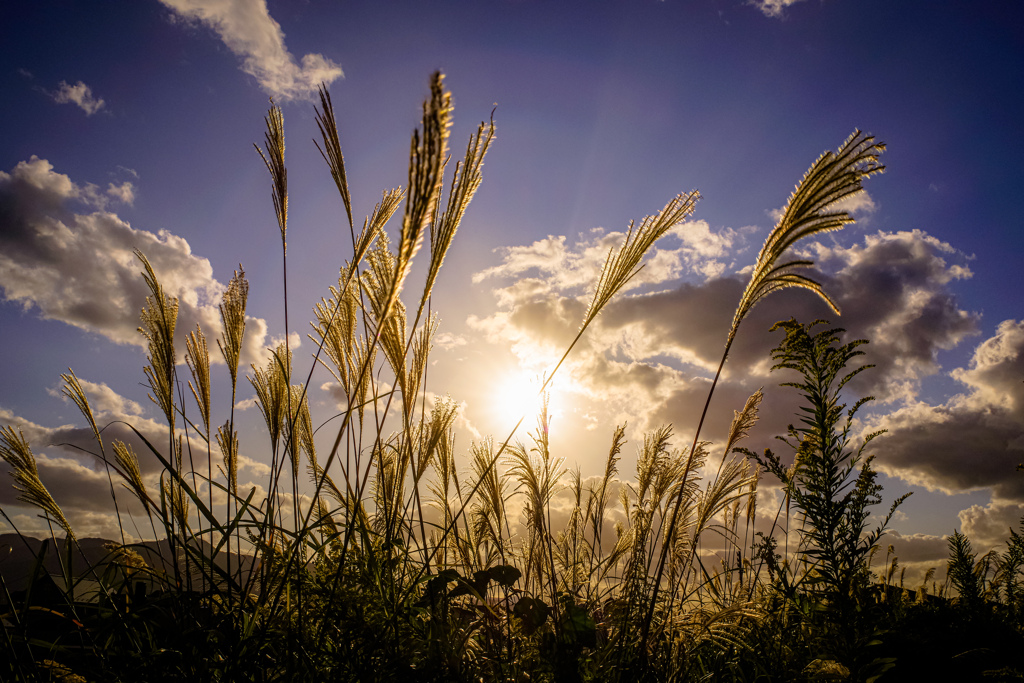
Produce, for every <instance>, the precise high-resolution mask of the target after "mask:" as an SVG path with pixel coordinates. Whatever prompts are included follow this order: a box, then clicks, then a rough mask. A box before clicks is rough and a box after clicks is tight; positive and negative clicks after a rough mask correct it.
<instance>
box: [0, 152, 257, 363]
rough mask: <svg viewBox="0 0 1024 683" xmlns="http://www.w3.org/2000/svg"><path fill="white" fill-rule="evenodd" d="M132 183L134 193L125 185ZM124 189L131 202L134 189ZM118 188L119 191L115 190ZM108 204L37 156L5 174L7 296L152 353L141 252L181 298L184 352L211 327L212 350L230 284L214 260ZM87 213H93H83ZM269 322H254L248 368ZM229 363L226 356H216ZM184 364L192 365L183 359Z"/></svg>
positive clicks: (0, 207)
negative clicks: (193, 333)
mask: <svg viewBox="0 0 1024 683" xmlns="http://www.w3.org/2000/svg"><path fill="white" fill-rule="evenodd" d="M125 185H127V188H126V187H125ZM125 185H122V186H121V187H120V188H118V189H115V193H119V194H120V195H121V198H122V199H124V198H125V197H126V196H127V195H130V194H131V192H132V190H131V184H130V183H126V184H125ZM112 188H114V186H112ZM105 203H106V197H105V196H104V195H103V194H102V193H100V192H98V191H97V189H96V187H95V186H93V185H88V184H87V185H78V184H76V183H75V182H73V181H72V180H71V179H70V178H69V177H68V176H66V175H64V174H62V173H57V172H56V171H54V170H53V166H52V165H51V164H50V163H49V162H48V161H46V160H45V159H39V158H37V157H35V156H33V157H32V158H31V159H30V160H29V161H22V162H20V163H19V164H18V165H17V166H15V167H14V169H13V170H12V171H11V172H10V173H5V172H3V171H0V228H2V229H0V290H2V291H3V296H4V299H5V300H7V301H12V302H16V303H19V304H21V305H22V306H23V307H24V308H25V309H26V310H29V309H32V308H35V309H38V311H39V313H40V315H41V316H42V317H43V318H47V319H51V320H60V321H62V322H65V323H67V324H69V325H74V326H76V327H79V328H81V329H83V330H87V331H89V332H95V333H97V334H101V335H103V336H104V337H106V338H108V339H110V340H112V341H114V342H116V343H119V344H133V345H138V346H143V345H144V344H145V340H144V339H143V337H142V335H140V334H139V333H138V326H139V312H140V311H141V310H142V307H143V306H144V304H145V299H146V295H147V294H148V289H147V287H146V284H145V282H144V280H143V279H142V274H141V266H140V264H139V262H138V259H137V258H136V257H135V254H134V251H133V250H134V249H139V250H141V251H142V252H143V253H145V254H146V256H147V257H148V258H149V260H150V263H151V264H152V265H153V268H154V270H155V271H156V273H157V276H158V277H159V278H160V280H161V283H162V284H163V286H164V288H165V289H166V290H167V291H168V293H169V294H171V295H172V296H176V297H178V300H179V306H180V307H179V312H178V325H177V334H178V337H179V339H178V342H180V346H179V348H184V341H183V340H184V336H185V335H186V334H188V332H189V331H190V330H194V329H195V326H196V325H197V324H199V325H201V326H202V328H203V330H204V331H205V332H206V334H207V336H208V338H209V339H210V343H211V345H212V344H213V343H214V342H213V340H214V339H215V337H216V336H217V335H219V334H220V328H221V323H220V312H219V309H218V304H219V303H220V297H221V294H222V293H223V291H224V286H223V285H222V284H221V283H220V282H218V281H217V280H216V279H214V277H213V269H212V267H211V266H210V262H209V261H208V260H207V259H205V258H200V257H198V256H196V255H194V254H192V250H191V247H190V246H189V244H188V242H186V241H185V240H184V239H182V238H181V237H178V236H177V235H174V234H172V233H170V232H167V231H166V230H161V231H160V232H159V233H157V234H153V233H151V232H147V231H145V230H137V229H135V228H132V227H131V226H130V225H129V224H128V223H127V222H125V221H123V220H122V219H120V218H119V217H118V216H117V215H116V214H113V213H110V212H107V211H105V210H103V207H104V206H105ZM79 207H83V208H84V209H85V211H84V212H81V213H79V212H78V211H80V210H81V209H80V208H79ZM266 336H267V324H266V322H265V321H264V320H262V319H258V318H249V319H248V322H247V327H246V335H245V348H244V349H243V364H244V363H248V362H253V361H257V362H258V361H259V360H260V359H262V358H263V357H264V355H265V350H264V348H263V347H264V345H265V339H266ZM211 358H212V360H213V361H214V362H220V354H218V353H216V352H214V353H212V354H211ZM179 360H183V358H179Z"/></svg>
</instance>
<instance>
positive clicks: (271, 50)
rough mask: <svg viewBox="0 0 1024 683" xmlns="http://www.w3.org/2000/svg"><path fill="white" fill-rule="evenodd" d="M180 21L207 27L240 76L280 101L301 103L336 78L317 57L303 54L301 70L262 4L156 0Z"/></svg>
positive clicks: (261, 0) (336, 70) (256, 0)
mask: <svg viewBox="0 0 1024 683" xmlns="http://www.w3.org/2000/svg"><path fill="white" fill-rule="evenodd" d="M160 1H161V2H162V3H163V4H164V5H166V6H167V7H169V8H171V9H172V10H174V11H175V12H177V13H178V14H180V15H181V16H183V17H185V18H187V19H192V20H197V21H200V22H202V23H203V24H206V25H207V26H209V27H210V28H212V29H213V30H214V31H216V32H217V34H218V35H219V36H220V38H221V40H223V41H224V44H225V45H227V47H228V49H229V50H231V51H232V52H233V53H234V54H235V55H237V56H238V57H240V58H241V59H242V71H244V72H245V73H247V74H249V75H251V76H253V77H254V78H256V80H257V81H258V82H259V84H260V87H262V88H263V90H264V91H266V92H267V93H268V94H270V95H271V96H273V97H276V98H278V99H281V100H291V99H303V98H306V97H309V96H310V95H311V94H312V93H313V92H315V90H316V88H317V86H318V85H319V84H320V82H321V81H323V82H324V83H328V84H329V83H332V82H333V81H335V80H337V79H338V78H341V76H342V71H341V67H340V66H339V65H337V64H335V63H334V62H332V61H331V60H330V59H327V58H326V57H324V56H323V55H320V54H307V55H305V56H304V57H303V58H302V60H301V66H300V65H299V63H297V62H296V61H295V57H294V56H293V55H292V54H291V53H290V52H288V50H287V48H285V45H284V32H283V31H282V30H281V25H280V24H278V23H277V22H276V21H274V19H273V18H272V17H271V16H270V12H269V11H268V10H267V3H266V0H160Z"/></svg>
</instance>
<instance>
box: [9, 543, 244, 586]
mask: <svg viewBox="0 0 1024 683" xmlns="http://www.w3.org/2000/svg"><path fill="white" fill-rule="evenodd" d="M66 542H67V539H65V538H60V539H57V542H56V545H54V543H53V542H52V541H51V542H49V547H48V548H47V552H46V556H45V558H44V560H43V570H44V571H45V572H46V573H49V574H61V573H62V569H61V562H62V561H64V562H66V561H67V559H68V547H67V545H66ZM43 543H44V541H41V540H39V539H37V538H30V537H23V536H19V535H18V534H0V576H2V577H3V580H4V583H5V584H6V586H7V590H8V591H10V592H11V593H16V592H18V591H21V590H24V589H25V587H26V585H27V584H28V581H29V578H30V575H31V573H32V568H33V567H34V566H35V562H36V558H37V557H38V556H39V552H40V550H41V549H42V547H43ZM110 544H116V545H120V544H118V543H117V542H116V541H110V540H107V539H104V538H80V539H78V543H77V547H75V546H74V545H73V546H72V547H71V553H70V558H71V571H72V573H73V574H74V575H75V576H81V575H82V574H84V573H85V572H86V571H87V569H88V568H89V567H90V566H91V567H98V566H100V565H102V564H103V563H104V562H105V561H107V560H108V559H109V558H110V550H108V549H107V547H105V546H108V545H110ZM206 545H208V544H206ZM129 547H130V548H131V549H133V550H134V551H135V552H137V553H139V555H141V556H142V558H143V559H144V560H145V561H146V564H148V565H149V566H150V567H152V568H153V569H163V570H164V571H170V569H171V564H170V558H171V551H170V547H169V546H168V544H167V541H166V540H163V541H146V542H144V543H135V544H129ZM204 552H205V554H206V555H207V556H209V548H207V549H205V550H204ZM240 557H241V558H242V560H243V561H244V563H245V565H246V567H245V570H244V571H246V572H248V571H249V570H250V567H249V566H248V565H250V564H251V563H252V556H251V555H239V554H237V553H231V555H230V560H231V567H232V569H234V568H236V567H238V565H239V558H240ZM228 559H229V555H228V553H227V552H226V551H225V550H221V552H219V553H218V554H217V566H219V567H222V568H226V567H227V566H228Z"/></svg>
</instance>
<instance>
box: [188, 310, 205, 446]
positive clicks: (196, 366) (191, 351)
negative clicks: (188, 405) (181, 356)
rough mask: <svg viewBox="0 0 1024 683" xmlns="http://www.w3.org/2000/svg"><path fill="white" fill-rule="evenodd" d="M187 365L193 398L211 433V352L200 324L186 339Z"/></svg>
mask: <svg viewBox="0 0 1024 683" xmlns="http://www.w3.org/2000/svg"><path fill="white" fill-rule="evenodd" d="M185 363H187V364H188V369H189V370H190V371H191V372H192V380H193V381H194V383H193V381H190V382H189V383H188V386H189V389H191V390H192V396H193V397H194V398H195V400H196V404H197V405H198V406H199V414H200V415H201V416H202V418H203V428H204V429H205V431H206V433H207V434H209V432H210V350H209V348H207V345H206V335H204V334H203V328H202V327H200V326H199V325H198V324H197V325H196V329H195V330H194V331H193V332H189V333H188V336H187V337H185Z"/></svg>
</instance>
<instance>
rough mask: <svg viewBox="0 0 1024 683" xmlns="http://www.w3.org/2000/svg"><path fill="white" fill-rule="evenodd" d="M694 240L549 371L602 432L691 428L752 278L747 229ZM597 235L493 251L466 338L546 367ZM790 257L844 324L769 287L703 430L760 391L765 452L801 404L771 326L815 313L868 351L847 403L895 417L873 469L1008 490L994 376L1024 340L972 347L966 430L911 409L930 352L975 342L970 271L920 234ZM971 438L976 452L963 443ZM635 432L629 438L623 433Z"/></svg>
mask: <svg viewBox="0 0 1024 683" xmlns="http://www.w3.org/2000/svg"><path fill="white" fill-rule="evenodd" d="M861 210H866V208H865V207H862V208H861ZM701 227H704V226H701ZM693 234H694V235H696V236H697V237H698V238H699V239H694V240H693V241H691V242H685V241H684V240H683V239H682V238H680V241H679V242H671V241H666V242H668V243H667V244H665V245H664V246H663V245H660V244H659V245H658V248H657V249H656V250H655V251H654V253H653V254H652V258H651V262H658V261H659V260H661V262H665V257H664V256H663V255H662V254H661V251H662V249H665V250H667V251H670V252H677V253H678V252H680V251H681V250H686V249H692V250H693V251H692V252H690V253H686V252H684V254H685V256H684V257H682V258H678V259H676V260H675V261H674V263H676V264H679V265H678V266H677V267H671V268H660V269H659V268H654V269H651V271H650V272H651V274H650V275H649V280H648V281H647V282H646V284H645V286H644V287H636V288H634V289H633V290H632V291H630V292H628V293H626V294H625V295H624V296H620V297H619V298H618V299H617V300H615V301H613V302H612V303H611V304H610V305H609V306H608V307H607V308H606V309H605V311H604V312H603V313H602V314H601V316H600V317H599V318H598V319H597V321H596V322H595V324H594V326H593V327H592V328H591V329H590V330H589V331H588V333H587V335H586V336H584V338H583V339H582V340H581V341H580V343H579V344H578V345H577V347H576V348H575V349H574V351H573V354H572V355H571V356H570V359H569V361H568V363H567V365H566V366H563V368H562V370H561V371H560V372H561V373H563V374H566V375H569V376H571V377H572V378H573V381H574V383H575V385H576V390H577V391H580V392H582V393H583V394H585V395H586V396H589V397H590V398H592V399H594V400H595V401H599V402H600V403H601V407H598V408H595V409H596V410H603V411H605V412H603V413H602V414H601V416H600V417H599V418H598V419H599V421H600V422H601V423H603V424H614V422H622V421H628V422H629V424H630V425H631V427H632V428H633V429H635V430H637V431H643V430H647V429H651V428H656V427H659V426H661V425H664V424H673V425H675V428H676V432H677V434H679V435H680V437H682V436H684V435H685V433H686V432H687V430H692V429H693V428H694V427H695V426H696V423H697V420H698V419H699V417H700V414H701V411H702V409H703V405H704V401H705V399H706V397H707V392H708V389H709V386H710V378H711V376H712V374H713V373H714V371H715V369H716V368H717V366H718V363H719V361H720V359H721V355H722V350H723V345H724V342H725V337H726V334H727V332H728V330H729V327H730V324H731V321H732V316H733V311H734V309H735V306H736V304H737V302H738V301H739V299H740V296H741V294H742V292H743V288H744V286H745V285H746V280H747V278H748V277H749V275H748V274H746V273H745V272H743V271H742V270H738V269H737V266H736V260H737V257H738V255H739V254H740V250H741V249H742V248H744V247H745V246H746V244H745V242H744V240H743V239H741V235H742V231H723V230H720V231H718V232H712V231H708V232H705V231H704V230H702V229H699V230H695V231H694V233H693ZM604 237H605V235H603V234H596V233H592V234H591V235H588V236H586V237H584V238H581V239H580V240H578V241H577V242H576V243H575V244H570V243H569V242H568V241H567V240H566V239H565V238H563V237H555V236H553V237H549V238H547V239H545V240H540V241H538V242H535V243H533V244H532V245H529V246H526V247H519V248H515V247H513V248H509V249H505V250H503V251H502V255H503V257H504V258H503V261H502V263H500V264H499V265H497V266H495V267H492V268H489V269H487V270H485V271H482V272H481V273H478V274H477V281H485V280H488V279H490V278H493V279H494V280H495V283H494V284H495V285H496V286H495V295H496V299H497V303H498V307H497V310H496V311H495V312H493V313H492V314H491V315H488V316H479V317H471V318H470V319H469V321H468V322H469V326H470V328H471V329H473V330H475V331H477V332H479V333H481V334H482V335H483V336H484V338H485V339H486V340H487V341H489V342H491V343H493V344H498V345H503V346H505V347H506V348H508V349H509V350H511V351H512V353H513V354H514V355H515V356H516V357H517V358H518V359H519V361H520V364H521V365H522V366H523V367H525V368H529V369H531V370H533V371H536V372H540V371H543V370H546V369H550V367H551V366H552V365H553V363H554V362H556V361H557V360H558V358H560V357H561V353H562V352H563V351H564V350H565V348H566V347H567V345H568V344H569V342H571V340H572V339H573V338H574V337H575V335H576V333H577V331H578V326H579V323H580V321H581V320H582V318H583V314H584V311H585V309H586V305H587V301H588V294H589V292H588V286H587V285H589V283H587V285H584V283H583V280H584V279H586V278H587V277H588V278H590V282H591V283H592V282H593V281H594V280H596V277H597V272H598V268H599V263H603V260H600V261H599V259H598V258H596V257H595V256H593V255H591V253H590V252H591V251H596V253H599V254H601V257H602V258H603V255H604V253H606V252H605V251H604V249H600V250H595V246H596V244H597V242H598V240H599V239H604ZM603 246H604V245H603ZM605 248H606V246H605ZM801 256H803V257H807V258H810V259H812V260H814V261H815V262H816V269H815V270H816V272H814V273H813V277H815V278H816V279H817V280H818V281H819V282H821V283H822V284H823V285H824V287H825V290H826V291H827V292H829V293H830V295H831V296H832V297H833V299H834V300H835V301H836V302H837V303H838V305H839V307H840V309H841V310H842V315H841V316H836V315H835V314H834V313H833V312H832V311H831V310H829V309H828V307H827V306H825V304H824V303H823V302H821V301H820V300H819V299H818V298H817V297H814V296H812V295H810V294H808V293H807V292H805V291H801V290H787V291H783V292H780V293H778V294H775V295H773V296H772V297H770V298H768V299H766V300H765V301H764V302H762V303H761V304H760V305H759V306H758V307H756V308H755V309H754V310H753V311H752V312H751V314H750V315H749V316H748V317H747V318H746V319H745V320H744V322H743V325H742V327H741V329H740V332H739V335H738V336H737V338H736V341H735V343H734V345H733V347H732V349H731V353H730V357H729V362H728V363H727V365H726V368H725V373H724V374H723V376H722V379H721V381H720V382H719V385H718V388H717V390H716V393H715V398H714V402H713V404H712V406H711V411H710V412H709V414H708V419H707V421H706V423H705V425H704V429H703V432H702V434H703V436H704V437H705V438H708V439H712V440H714V441H721V439H722V438H723V437H724V435H725V434H726V432H727V430H728V427H729V424H730V422H731V419H732V411H733V410H734V409H738V408H740V407H741V406H742V405H743V403H744V401H745V400H746V398H747V397H748V396H749V395H750V394H751V393H753V392H754V391H756V390H757V389H758V388H762V387H763V388H764V389H765V391H766V393H767V394H768V398H767V399H766V400H765V402H764V403H762V406H761V420H760V422H759V424H758V426H757V427H756V428H755V429H754V430H753V431H752V432H751V436H750V440H749V441H748V442H747V445H748V446H749V447H751V448H754V449H757V450H760V449H761V448H763V447H765V446H771V445H772V443H773V442H772V436H774V435H775V434H780V433H784V432H785V431H786V427H787V425H788V424H790V423H792V422H793V421H794V415H795V414H796V410H797V407H798V402H799V401H800V396H799V392H797V391H795V390H793V389H790V388H783V387H779V386H778V385H779V383H780V382H784V381H789V380H791V379H792V377H790V376H788V375H787V374H786V373H785V372H779V373H771V372H770V368H771V360H770V355H769V354H770V350H771V348H772V347H773V346H775V345H776V344H777V343H778V342H779V341H780V336H779V335H778V334H776V335H771V334H768V333H767V331H768V329H769V328H770V327H771V326H772V324H773V323H775V322H776V321H778V320H780V319H787V318H790V317H795V318H796V319H797V320H800V321H804V322H809V321H812V320H815V319H818V318H825V319H828V320H831V321H832V324H833V325H835V326H837V327H843V328H845V329H846V330H847V332H846V333H845V335H844V339H845V340H852V339H861V338H866V339H869V340H870V342H871V343H870V344H869V345H868V346H866V347H863V349H864V350H865V356H863V357H861V358H858V359H856V361H855V363H871V364H874V365H876V366H877V367H876V369H873V370H870V371H868V372H864V373H861V374H859V375H858V376H857V377H856V378H855V379H854V382H853V383H851V384H850V385H849V389H850V391H851V394H852V395H854V396H855V397H859V396H866V395H874V396H876V397H877V398H878V403H877V404H876V406H877V407H878V410H879V411H885V410H889V411H895V412H893V413H892V417H891V419H888V420H887V421H886V422H885V423H884V424H882V423H878V424H875V423H872V424H871V425H870V427H871V428H872V429H874V428H882V427H887V428H889V429H890V430H891V431H892V434H890V435H887V436H886V437H884V438H882V439H879V440H877V441H875V442H874V444H873V448H872V450H873V452H876V453H877V454H878V455H879V459H878V461H877V465H878V466H879V467H880V468H882V469H883V470H884V471H886V472H888V473H889V474H892V475H894V476H900V477H902V478H904V479H906V480H908V481H912V482H915V483H926V482H927V484H928V485H930V486H932V487H935V488H942V489H943V490H949V491H953V490H964V489H969V488H977V487H983V486H997V487H998V486H1002V487H1006V486H1010V485H1009V484H1006V483H1003V484H1000V483H999V478H1000V477H1002V479H1004V480H1005V479H1007V476H1006V466H1007V465H1012V464H1015V463H1016V462H1021V461H1024V454H1021V453H1019V452H1018V451H1017V449H1019V448H1020V447H1021V444H1024V436H1021V431H1020V429H1019V427H1020V418H1019V417H1017V418H1014V417H1013V413H1012V411H1013V410H1014V409H1015V410H1016V411H1017V413H1018V414H1019V413H1020V408H1019V406H1020V405H1024V399H1017V398H1015V397H1017V396H1019V395H1020V393H1019V391H1017V388H1016V385H1013V386H1011V384H1012V382H1011V380H1010V379H1004V378H1019V377H1021V376H1024V373H1022V372H1021V370H1020V369H1017V368H1015V367H1010V366H1009V365H1007V364H1008V363H1011V362H1017V361H1015V360H1013V359H1016V358H1017V357H1018V355H1017V349H1019V348H1020V346H1021V344H1022V343H1024V333H1022V332H1020V331H1019V330H1018V329H1017V328H1016V327H1012V326H1009V325H1008V324H1004V326H1003V327H1001V328H1000V329H1001V332H1000V335H998V338H997V339H993V340H989V341H987V342H985V343H983V344H982V345H981V346H980V347H979V351H978V352H977V354H976V358H977V360H976V361H975V362H973V363H972V365H971V367H970V368H965V369H961V370H956V371H954V372H953V373H952V375H953V377H955V378H957V379H958V380H959V381H961V382H963V383H964V385H965V386H966V387H968V388H969V389H970V390H971V391H972V392H973V394H974V395H975V396H976V399H975V400H976V401H977V400H980V397H982V396H985V397H987V398H986V400H985V402H984V406H985V408H984V409H983V410H973V411H972V412H970V413H969V414H968V413H964V414H963V418H964V419H963V421H962V422H963V423H964V424H962V423H961V421H960V420H952V421H950V420H948V418H945V417H943V418H941V419H940V417H939V415H940V414H942V415H944V414H946V413H949V412H950V411H954V407H955V406H956V405H959V404H958V403H957V402H955V401H954V402H951V403H950V404H949V405H948V406H929V405H926V404H923V403H921V402H920V399H919V394H920V390H921V383H922V381H923V380H924V379H925V378H927V377H929V376H933V375H936V374H938V373H940V372H943V368H942V367H941V366H940V363H939V354H940V353H941V352H942V351H945V350H949V349H953V348H956V347H958V346H959V345H960V344H962V343H963V342H964V341H965V340H968V339H970V338H971V337H972V336H974V335H977V334H978V333H979V327H980V318H979V316H978V315H977V314H975V313H972V312H969V311H966V310H964V309H963V308H962V307H961V306H960V305H959V304H958V302H957V299H956V296H955V294H954V291H953V288H954V286H955V285H956V283H957V282H959V281H961V280H964V279H967V278H970V277H971V271H970V269H969V268H968V267H967V263H968V262H969V261H970V258H971V257H969V256H968V255H965V254H963V253H961V252H959V251H958V250H956V249H955V248H953V247H952V246H951V245H949V244H947V243H945V242H942V241H941V240H938V239H936V238H934V237H932V236H930V235H928V234H926V233H924V232H921V231H901V232H878V233H874V234H867V235H862V236H861V237H860V238H859V239H858V240H857V241H856V242H855V243H853V244H851V245H850V246H844V245H842V244H840V243H837V242H835V241H834V240H829V241H823V242H820V243H816V244H812V245H810V246H808V247H806V248H805V251H804V253H802V254H801ZM701 259H714V260H716V261H718V262H719V263H721V264H727V266H726V268H725V270H724V271H723V272H721V273H720V274H718V275H713V276H711V277H705V276H702V275H701V274H700V273H701V266H700V264H701ZM584 275H585V276H586V277H584ZM503 277H510V278H511V277H519V280H518V281H516V282H514V283H512V284H507V285H506V284H505V283H503V282H501V281H500V278H503ZM1018 336H1020V337H1021V338H1020V339H1019V338H1018ZM1018 384H1019V381H1018ZM1020 388H1024V385H1020ZM1015 391H1017V393H1014V392H1015ZM996 397H999V400H1000V401H1001V403H999V404H997V401H996ZM886 404H888V405H886ZM999 406H1002V407H999ZM587 410H591V409H590V408H588V409H587ZM591 411H592V410H591ZM954 412H955V411H954ZM613 420H614V422H613ZM968 420H972V421H973V423H974V425H973V428H972V429H968V428H967V425H966V424H965V423H966V422H967V421H968ZM946 421H950V422H951V424H950V427H949V429H948V432H949V433H946V430H945V429H944V428H943V427H942V426H941V425H943V424H945V422H946ZM982 432H983V433H982ZM691 434H692V431H691ZM968 434H969V435H971V436H970V437H969V438H970V440H971V441H972V443H971V444H968V443H967V442H966V441H967V437H965V435H968ZM929 435H931V436H929ZM636 436H637V433H636V431H634V432H633V434H632V437H631V438H636ZM921 439H928V441H927V443H924V442H923V441H920V440H921ZM954 444H959V446H957V447H956V448H958V449H959V450H960V451H962V452H963V453H965V454H966V453H968V452H970V453H971V455H970V456H969V457H968V456H967V455H961V456H959V458H958V459H956V458H954V459H952V460H950V461H949V462H948V463H944V460H943V458H942V457H939V458H937V459H936V458H933V457H932V456H931V455H930V453H931V452H933V451H934V450H936V449H938V451H942V452H947V451H949V450H950V447H951V446H953V445H954ZM1014 444H1017V445H1014ZM971 449H973V450H971ZM975 462H977V463H983V464H979V465H974V464H972V463H975ZM1000 473H1001V474H1000ZM1020 479H1022V480H1024V477H1021V478H1020ZM1014 486H1015V485H1014ZM1007 493H1008V490H1007Z"/></svg>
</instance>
